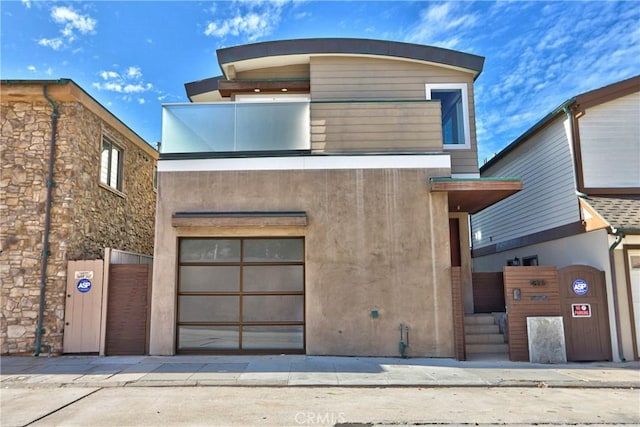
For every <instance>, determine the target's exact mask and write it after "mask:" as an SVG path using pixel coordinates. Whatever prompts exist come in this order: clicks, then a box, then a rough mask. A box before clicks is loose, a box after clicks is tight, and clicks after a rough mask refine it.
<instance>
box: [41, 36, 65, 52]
mask: <svg viewBox="0 0 640 427" xmlns="http://www.w3.org/2000/svg"><path fill="white" fill-rule="evenodd" d="M38 44H39V45H40V46H46V47H50V48H51V49H53V50H60V48H61V47H62V45H63V44H64V42H63V41H62V39H61V38H58V37H56V38H55V39H47V38H44V37H43V38H41V39H40V40H38Z"/></svg>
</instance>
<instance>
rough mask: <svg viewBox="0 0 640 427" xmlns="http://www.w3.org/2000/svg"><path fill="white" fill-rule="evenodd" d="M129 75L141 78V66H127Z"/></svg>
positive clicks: (133, 77)
mask: <svg viewBox="0 0 640 427" xmlns="http://www.w3.org/2000/svg"><path fill="white" fill-rule="evenodd" d="M127 77H129V78H132V79H141V78H142V72H141V71H140V67H129V68H127Z"/></svg>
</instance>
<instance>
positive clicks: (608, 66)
mask: <svg viewBox="0 0 640 427" xmlns="http://www.w3.org/2000/svg"><path fill="white" fill-rule="evenodd" d="M0 19H1V21H0V24H1V25H0V28H1V30H0V31H1V33H0V43H1V51H0V55H1V56H0V61H1V64H2V65H1V69H0V73H1V78H2V79H57V78H62V77H64V78H71V79H73V80H74V81H75V82H76V83H78V84H79V85H80V86H82V87H83V88H84V89H85V90H86V91H87V92H88V93H89V94H91V95H92V96H93V97H94V98H95V99H97V100H98V101H99V102H100V103H102V104H103V105H104V106H105V107H107V108H109V109H110V110H111V111H112V112H113V113H114V114H115V115H116V116H118V117H119V118H120V119H121V120H122V121H123V122H125V123H126V124H127V125H128V126H129V127H131V128H132V129H133V130H134V131H136V132H137V133H138V134H139V135H140V136H142V137H143V138H144V139H146V140H147V141H148V142H149V143H151V144H152V145H154V144H155V142H156V141H159V140H160V138H161V107H160V106H161V104H162V103H169V102H186V101H187V98H186V94H185V90H184V83H186V82H190V81H195V80H200V79H203V78H207V77H211V76H214V75H218V74H219V73H220V72H219V68H218V65H217V62H216V56H215V51H216V49H218V48H221V47H228V46H234V45H239V44H246V43H251V42H259V41H268V40H279V39H290V38H310V37H357V38H373V39H384V40H393V41H401V42H410V43H419V44H427V45H432V46H439V47H444V48H449V49H454V50H460V51H463V52H468V53H473V54H476V55H481V56H484V57H485V58H486V59H485V67H484V71H483V72H482V74H481V75H480V77H479V78H478V80H477V81H476V84H475V100H476V125H477V136H478V144H479V161H480V163H482V161H483V159H485V158H488V157H490V156H491V155H492V153H495V152H498V151H500V150H501V149H502V148H504V147H505V146H506V145H507V144H508V143H510V142H511V141H513V140H514V139H515V138H516V137H518V136H519V135H520V134H522V133H523V132H524V131H526V130H527V129H528V128H530V127H531V126H532V125H534V124H535V123H536V122H537V121H538V120H540V119H541V118H542V117H544V116H545V115H546V114H547V113H549V112H550V111H551V110H553V109H554V108H555V107H557V106H558V105H559V104H561V103H562V102H564V101H565V100H567V99H568V98H571V97H572V96H574V95H577V94H580V93H582V92H585V91H588V90H591V89H596V88H598V87H602V86H605V85H607V84H610V83H614V82H616V81H619V80H623V79H625V78H628V77H632V76H635V75H638V74H640V59H639V58H640V2H634V1H624V2H614V1H554V2H544V1H535V2H524V1H502V2H491V1H477V2H472V1H456V2H431V1H386V2H385V1H352V2H349V1H291V0H278V1H258V0H253V1H248V0H246V1H216V2H206V1H179V2H177V1H90V2H84V1H36V0H22V1H17V0H16V1H6V0H2V1H1V2H0Z"/></svg>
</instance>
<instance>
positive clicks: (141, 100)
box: [138, 98, 147, 105]
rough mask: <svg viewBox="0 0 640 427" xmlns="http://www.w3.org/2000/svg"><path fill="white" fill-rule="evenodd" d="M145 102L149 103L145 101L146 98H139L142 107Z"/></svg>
mask: <svg viewBox="0 0 640 427" xmlns="http://www.w3.org/2000/svg"><path fill="white" fill-rule="evenodd" d="M145 102H147V101H145V99H144V98H138V104H140V105H142V104H144V103H145Z"/></svg>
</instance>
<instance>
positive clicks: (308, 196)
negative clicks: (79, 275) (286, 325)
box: [150, 169, 454, 357]
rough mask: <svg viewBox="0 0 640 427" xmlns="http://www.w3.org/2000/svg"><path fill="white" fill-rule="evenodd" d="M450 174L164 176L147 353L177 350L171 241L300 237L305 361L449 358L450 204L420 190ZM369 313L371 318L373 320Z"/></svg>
mask: <svg viewBox="0 0 640 427" xmlns="http://www.w3.org/2000/svg"><path fill="white" fill-rule="evenodd" d="M448 173H449V171H448V170H442V171H440V170H437V169H431V170H427V169H421V170H417V169H403V170H399V169H367V170H361V169H356V170H306V171H286V170H285V171H253V172H248V171H247V172H244V171H242V172H233V171H227V172H161V173H160V174H159V195H158V206H157V219H156V221H157V222H156V243H155V260H154V273H153V274H154V277H153V291H152V307H151V336H150V353H151V354H157V355H166V354H173V353H174V350H175V347H174V341H175V311H176V310H175V302H176V277H177V273H176V248H177V239H178V237H179V236H227V235H234V236H253V235H272V236H286V235H296V236H304V238H305V255H306V259H305V262H306V277H305V281H306V284H305V292H306V295H305V311H306V352H307V354H314V355H361V356H398V355H399V351H398V342H399V338H400V333H399V326H400V324H401V323H402V324H405V325H408V326H409V327H410V346H409V348H408V351H407V354H408V355H409V356H426V357H453V355H454V353H453V348H454V347H453V318H452V306H451V278H450V253H449V252H450V251H449V233H448V226H447V224H448V209H447V198H446V194H444V193H429V191H428V189H427V180H428V178H429V177H430V176H443V175H446V174H448ZM176 211H306V213H307V217H308V225H307V226H306V227H297V228H281V229H270V228H268V227H265V228H261V229H258V228H254V229H243V228H233V227H229V228H213V227H207V228H194V227H180V228H174V227H172V225H171V215H172V214H173V213H174V212H176ZM372 310H378V312H379V314H380V315H379V317H378V318H376V319H374V318H372V316H371V311H372Z"/></svg>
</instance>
